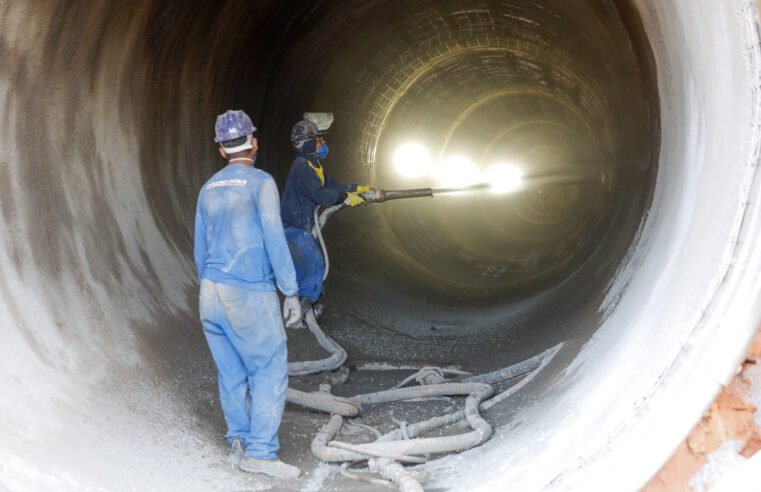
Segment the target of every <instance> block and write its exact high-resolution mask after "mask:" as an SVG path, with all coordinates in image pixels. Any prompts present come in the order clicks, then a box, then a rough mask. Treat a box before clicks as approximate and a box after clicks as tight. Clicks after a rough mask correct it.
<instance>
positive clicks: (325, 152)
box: [317, 144, 330, 159]
mask: <svg viewBox="0 0 761 492" xmlns="http://www.w3.org/2000/svg"><path fill="white" fill-rule="evenodd" d="M328 151H330V147H328V144H322V147H320V149H319V150H318V151H317V158H318V159H324V158H326V157H327V156H328Z"/></svg>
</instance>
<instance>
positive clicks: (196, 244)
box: [193, 190, 207, 281]
mask: <svg viewBox="0 0 761 492" xmlns="http://www.w3.org/2000/svg"><path fill="white" fill-rule="evenodd" d="M202 196H203V190H202V191H201V193H199V194H198V204H197V205H196V226H195V238H194V241H193V256H194V258H195V262H196V271H197V272H198V280H199V281H200V280H201V277H202V276H203V268H204V263H205V262H206V251H207V245H206V222H205V221H204V219H203V212H202V210H201V197H202Z"/></svg>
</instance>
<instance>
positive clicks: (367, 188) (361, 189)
mask: <svg viewBox="0 0 761 492" xmlns="http://www.w3.org/2000/svg"><path fill="white" fill-rule="evenodd" d="M368 191H375V188H373V187H372V186H367V185H357V193H367V192H368Z"/></svg>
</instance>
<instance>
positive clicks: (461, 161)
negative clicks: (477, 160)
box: [433, 155, 481, 187]
mask: <svg viewBox="0 0 761 492" xmlns="http://www.w3.org/2000/svg"><path fill="white" fill-rule="evenodd" d="M433 178H434V179H435V180H436V183H437V185H438V186H444V187H465V186H471V185H474V184H478V183H480V182H481V172H480V171H479V169H478V166H476V165H475V164H474V163H473V161H471V160H470V159H469V158H467V157H465V156H462V155H453V156H450V157H447V158H445V159H444V160H443V161H441V163H439V164H438V165H437V166H436V167H435V168H434V169H433Z"/></svg>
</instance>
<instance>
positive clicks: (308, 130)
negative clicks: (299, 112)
mask: <svg viewBox="0 0 761 492" xmlns="http://www.w3.org/2000/svg"><path fill="white" fill-rule="evenodd" d="M321 134H322V133H321V132H320V130H319V129H318V128H317V125H315V124H314V123H312V122H311V121H309V120H301V121H299V122H298V123H296V124H295V125H293V129H291V142H293V143H295V144H300V143H302V142H306V141H307V140H310V139H312V138H314V137H316V136H317V135H321Z"/></svg>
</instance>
